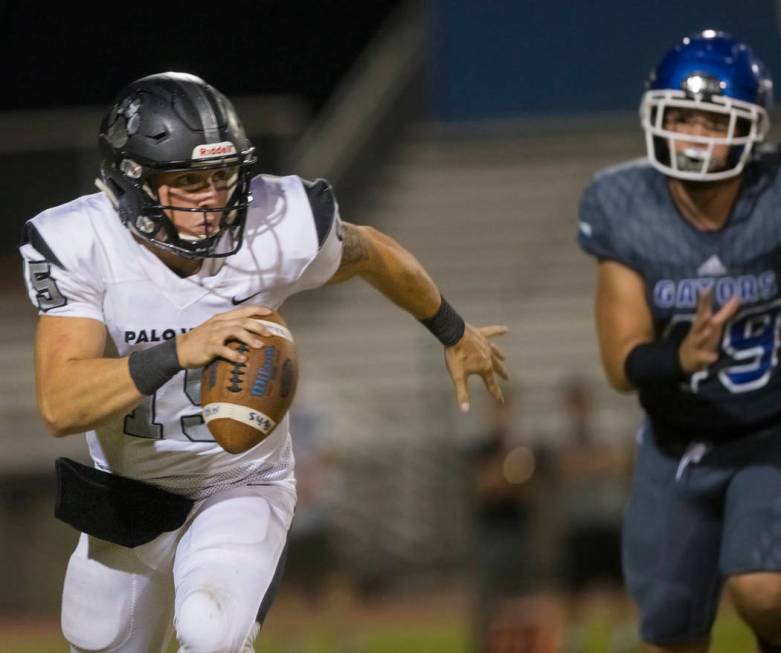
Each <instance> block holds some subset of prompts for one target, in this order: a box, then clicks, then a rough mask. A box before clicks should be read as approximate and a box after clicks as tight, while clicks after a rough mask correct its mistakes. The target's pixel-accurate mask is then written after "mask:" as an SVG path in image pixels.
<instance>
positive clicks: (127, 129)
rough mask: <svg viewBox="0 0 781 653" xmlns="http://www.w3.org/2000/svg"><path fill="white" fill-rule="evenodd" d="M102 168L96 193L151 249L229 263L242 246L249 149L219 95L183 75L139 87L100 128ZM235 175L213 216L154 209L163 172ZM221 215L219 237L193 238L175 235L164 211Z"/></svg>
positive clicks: (128, 91)
mask: <svg viewBox="0 0 781 653" xmlns="http://www.w3.org/2000/svg"><path fill="white" fill-rule="evenodd" d="M98 142H99V145H100V151H101V155H102V163H101V169H100V178H99V179H97V180H96V184H97V186H98V187H99V188H100V189H101V190H103V191H104V192H105V193H106V194H107V195H108V196H109V198H110V199H111V200H112V202H113V203H114V206H115V207H116V209H117V211H118V213H119V217H120V219H121V220H122V223H123V224H124V225H125V226H126V227H127V228H128V229H130V231H131V232H132V233H133V234H135V235H136V236H138V237H140V238H143V239H144V240H146V241H148V242H150V243H152V244H154V245H155V246H156V247H159V248H162V249H164V250H168V251H170V252H174V253H176V254H178V255H181V256H186V257H188V258H206V257H221V256H229V255H231V254H233V253H234V252H236V251H237V250H238V249H239V247H240V246H241V241H242V236H243V232H244V223H245V220H246V217H247V209H248V207H249V205H250V202H251V201H252V197H251V195H250V179H251V171H252V170H251V169H252V166H253V164H254V163H255V162H256V160H257V159H256V157H255V148H254V147H253V146H252V143H250V141H249V140H248V139H247V137H246V135H245V133H244V128H243V127H242V125H241V122H240V121H239V118H238V116H237V115H236V111H235V109H234V108H233V105H232V104H231V103H230V101H228V99H227V98H226V97H225V96H224V95H223V94H222V93H220V92H219V91H218V90H217V89H215V88H214V87H212V86H210V85H209V84H207V83H206V82H204V81H203V80H202V79H200V78H199V77H196V76H194V75H189V74H187V73H174V72H168V73H159V74H157V75H150V76H149V77H144V78H142V79H139V80H137V81H135V82H133V83H132V84H130V85H129V86H127V87H126V88H125V89H124V90H122V92H120V93H119V95H118V96H117V98H116V101H115V102H114V105H113V106H112V107H111V110H110V111H109V112H108V114H107V115H106V116H105V118H104V119H103V121H102V123H101V125H100V134H99V137H98ZM226 167H235V168H236V170H237V175H236V176H235V181H234V182H233V183H232V190H231V194H230V196H229V199H228V202H227V203H226V205H225V206H223V207H219V208H183V207H178V206H173V205H163V204H161V203H160V200H159V198H158V197H157V193H156V192H155V190H154V188H153V186H152V185H151V184H150V177H151V176H152V175H154V174H156V173H161V172H176V171H186V170H208V169H214V168H226ZM167 209H168V210H171V209H175V210H178V211H190V212H197V213H203V212H218V213H220V214H221V215H220V222H219V225H220V226H219V229H218V230H217V231H216V232H215V233H214V234H211V235H208V236H203V237H200V238H195V237H192V236H186V235H183V234H180V233H179V232H178V231H177V229H176V227H175V225H174V223H173V222H172V221H171V220H170V219H169V218H168V217H167V216H166V214H165V211H166V210H167Z"/></svg>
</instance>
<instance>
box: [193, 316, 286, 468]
mask: <svg viewBox="0 0 781 653" xmlns="http://www.w3.org/2000/svg"><path fill="white" fill-rule="evenodd" d="M258 321H259V322H261V323H262V324H263V325H264V326H265V327H266V328H267V329H268V330H269V331H270V332H271V334H272V335H271V336H270V337H261V340H263V347H262V348H260V349H254V348H252V347H248V346H247V345H245V344H244V343H241V342H238V341H232V342H230V343H228V346H229V347H231V348H232V349H236V350H238V351H241V352H242V353H243V354H245V355H246V356H247V361H246V362H244V363H232V362H230V361H227V360H225V359H223V358H217V359H215V360H213V361H212V362H211V363H209V364H208V365H207V366H206V367H204V368H203V375H202V377H201V406H203V419H204V421H205V422H206V424H207V426H208V428H209V431H211V434H212V435H213V436H214V439H215V440H216V441H217V443H218V444H219V445H220V446H221V447H222V448H223V449H225V451H227V452H229V453H242V452H243V451H247V450H248V449H250V448H252V447H254V446H255V445H256V444H258V443H259V442H261V441H262V440H264V439H265V438H267V437H268V436H269V435H270V434H271V433H272V432H273V431H274V429H275V428H276V426H277V424H279V422H280V421H282V418H284V416H285V414H286V413H287V411H288V409H289V408H290V404H291V403H292V402H293V397H294V396H295V393H296V385H297V382H298V356H297V354H296V346H295V342H294V341H293V336H292V335H291V333H290V330H289V329H288V328H287V325H286V324H285V320H283V319H282V316H281V315H279V313H277V312H273V313H271V314H270V315H264V316H263V317H262V318H258Z"/></svg>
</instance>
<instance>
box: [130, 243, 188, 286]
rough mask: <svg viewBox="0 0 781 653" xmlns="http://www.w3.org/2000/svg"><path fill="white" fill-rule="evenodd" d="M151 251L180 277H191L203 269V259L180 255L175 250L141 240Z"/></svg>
mask: <svg viewBox="0 0 781 653" xmlns="http://www.w3.org/2000/svg"><path fill="white" fill-rule="evenodd" d="M141 244H142V245H143V246H144V247H146V248H147V249H148V250H149V251H150V252H152V253H153V254H154V255H155V256H157V258H159V259H160V260H161V261H162V262H163V263H164V264H165V265H166V266H167V267H168V268H170V269H171V270H172V271H173V272H174V273H176V274H177V275H179V276H180V277H183V278H184V277H189V276H191V275H193V274H195V273H196V272H198V270H200V269H201V265H202V264H203V261H202V260H201V259H192V258H187V257H185V256H178V255H176V254H174V253H173V252H168V251H166V250H163V249H160V248H159V247H155V246H154V245H152V244H151V243H148V242H141Z"/></svg>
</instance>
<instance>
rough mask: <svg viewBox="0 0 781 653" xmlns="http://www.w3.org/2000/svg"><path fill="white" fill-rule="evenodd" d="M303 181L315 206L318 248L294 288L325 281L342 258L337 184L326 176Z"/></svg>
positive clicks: (303, 287)
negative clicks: (334, 187)
mask: <svg viewBox="0 0 781 653" xmlns="http://www.w3.org/2000/svg"><path fill="white" fill-rule="evenodd" d="M302 181H303V183H304V190H306V194H307V197H308V198H309V204H310V206H311V208H312V217H313V219H314V223H315V229H316V231H317V242H318V251H317V254H316V255H315V256H314V257H313V258H312V260H311V261H310V262H309V264H308V265H307V266H306V268H305V269H304V271H303V273H302V274H301V276H300V277H299V279H298V281H297V282H296V283H295V287H294V292H300V291H302V290H308V289H310V288H317V287H319V286H322V285H324V284H325V283H326V282H327V281H328V280H329V279H330V278H331V277H332V276H334V274H335V273H336V270H337V269H338V268H339V264H340V263H341V261H342V225H341V220H340V218H339V205H338V203H337V202H336V197H335V195H334V191H333V188H331V186H330V184H329V183H328V182H327V181H325V180H324V179H316V180H315V181H306V180H302Z"/></svg>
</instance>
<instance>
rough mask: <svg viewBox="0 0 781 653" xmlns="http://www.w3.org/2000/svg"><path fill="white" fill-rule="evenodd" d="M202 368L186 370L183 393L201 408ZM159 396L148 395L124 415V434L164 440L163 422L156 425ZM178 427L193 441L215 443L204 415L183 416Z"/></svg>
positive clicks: (194, 404)
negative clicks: (156, 407) (156, 405)
mask: <svg viewBox="0 0 781 653" xmlns="http://www.w3.org/2000/svg"><path fill="white" fill-rule="evenodd" d="M202 372H203V369H202V368H200V367H199V368H196V369H186V370H185V371H184V388H183V390H184V394H185V396H186V397H187V399H188V400H189V402H190V403H191V404H192V405H193V406H198V407H200V406H201V400H200V396H199V393H200V388H201V374H202ZM156 400H157V393H155V394H153V395H148V396H146V397H144V398H143V399H142V400H141V403H140V404H138V406H136V407H135V409H134V410H133V412H131V413H128V414H127V415H125V422H124V428H123V432H124V433H125V435H131V436H133V437H136V438H146V439H149V440H163V439H165V437H166V436H165V429H164V427H163V425H162V424H161V423H160V422H155V404H156ZM179 426H180V428H181V429H182V433H184V435H185V437H186V438H187V439H188V440H190V442H214V438H213V437H212V434H211V433H210V432H209V429H208V427H207V426H206V422H204V421H203V415H201V413H200V412H199V413H194V414H192V415H183V416H182V417H181V418H179Z"/></svg>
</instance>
